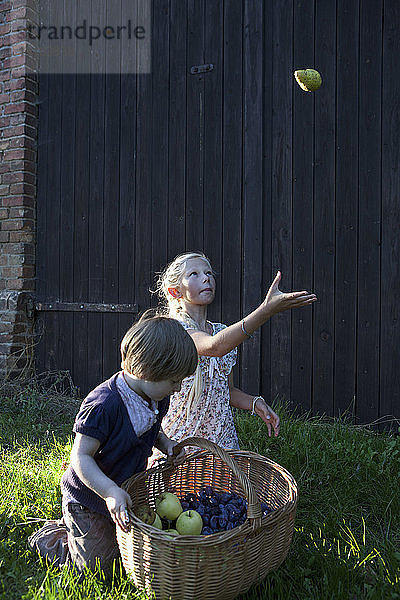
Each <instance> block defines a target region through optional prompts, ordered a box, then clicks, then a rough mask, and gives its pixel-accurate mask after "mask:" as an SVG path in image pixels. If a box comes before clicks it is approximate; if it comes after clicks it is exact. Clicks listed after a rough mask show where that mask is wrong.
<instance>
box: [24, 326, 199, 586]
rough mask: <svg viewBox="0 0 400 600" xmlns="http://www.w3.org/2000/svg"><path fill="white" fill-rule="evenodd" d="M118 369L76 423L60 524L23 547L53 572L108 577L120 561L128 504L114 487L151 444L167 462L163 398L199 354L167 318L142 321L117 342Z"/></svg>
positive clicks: (142, 463)
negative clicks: (67, 569)
mask: <svg viewBox="0 0 400 600" xmlns="http://www.w3.org/2000/svg"><path fill="white" fill-rule="evenodd" d="M121 356H122V365H121V366H122V369H123V370H122V371H120V372H119V373H116V374H115V375H113V376H112V377H111V378H110V379H108V380H107V381H105V382H103V383H101V384H100V385H98V386H97V387H96V388H95V389H94V390H93V391H92V392H90V394H89V395H88V396H87V397H86V398H85V400H84V401H83V403H82V405H81V407H80V411H79V413H78V415H77V417H76V419H75V424H74V428H73V431H74V433H75V441H74V444H73V447H72V452H71V463H70V466H69V467H68V469H67V470H66V471H65V473H64V475H63V477H62V480H61V491H62V496H63V502H62V512H63V518H62V519H61V520H59V521H48V522H47V523H46V524H45V525H44V527H42V528H41V529H40V530H39V531H38V532H36V533H35V534H34V535H33V536H31V538H30V540H29V543H30V546H31V547H33V548H36V549H37V550H38V551H39V553H40V554H41V555H42V556H46V557H47V558H48V559H49V560H50V561H52V562H53V563H54V565H55V566H61V565H65V564H66V565H68V564H73V565H74V566H75V568H76V569H77V571H78V572H79V573H81V572H82V571H83V570H84V568H85V567H89V568H90V569H94V568H95V566H96V565H99V566H100V567H101V568H102V569H103V571H105V573H106V574H107V575H108V574H110V572H111V569H112V565H113V561H114V560H115V559H116V558H117V557H118V556H119V550H118V544H117V540H116V535H115V527H116V526H117V527H121V528H122V529H123V530H125V531H127V529H128V527H129V517H128V512H127V509H128V507H130V506H131V505H132V500H131V498H130V496H129V494H128V493H127V492H125V491H124V490H123V489H122V488H121V487H120V486H121V484H122V482H123V481H125V480H126V479H128V478H129V477H131V476H132V475H133V474H134V473H138V472H139V471H143V470H144V469H145V468H146V464H147V459H148V457H149V456H150V454H151V452H152V449H153V446H156V447H157V448H159V450H160V451H162V452H163V453H164V454H167V455H168V456H172V454H173V447H174V446H175V445H176V443H177V442H175V441H173V440H170V439H169V438H168V437H167V436H166V435H165V434H164V433H163V431H162V429H161V419H162V417H163V416H164V415H165V414H166V412H167V410H168V404H169V396H170V394H172V393H174V392H178V391H179V390H180V387H181V382H182V379H183V378H185V377H187V376H189V375H191V374H192V373H193V372H194V371H195V369H196V366H197V363H198V356H197V352H196V348H195V345H194V343H193V341H192V339H191V338H190V336H189V335H188V334H187V333H186V332H185V331H184V329H183V328H182V327H181V325H180V324H179V323H177V322H176V321H175V320H173V319H168V318H166V317H155V318H152V319H148V318H143V317H142V319H141V320H140V321H139V322H138V323H136V324H135V325H133V326H132V327H131V328H130V329H129V330H128V331H127V333H126V334H125V336H124V339H123V340H122V343H121Z"/></svg>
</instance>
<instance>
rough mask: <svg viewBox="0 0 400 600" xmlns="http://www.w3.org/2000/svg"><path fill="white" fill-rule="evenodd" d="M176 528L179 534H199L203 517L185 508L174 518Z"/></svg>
mask: <svg viewBox="0 0 400 600" xmlns="http://www.w3.org/2000/svg"><path fill="white" fill-rule="evenodd" d="M176 528H177V530H178V531H179V533H180V534H181V535H200V534H201V530H202V529H203V519H202V518H201V516H200V515H199V513H198V512H197V511H195V510H185V512H183V513H181V514H180V515H179V517H178V518H177V520H176Z"/></svg>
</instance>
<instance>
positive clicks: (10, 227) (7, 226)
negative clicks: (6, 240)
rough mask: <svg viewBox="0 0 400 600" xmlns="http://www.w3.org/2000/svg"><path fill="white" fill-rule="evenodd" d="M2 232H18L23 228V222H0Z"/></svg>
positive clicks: (12, 220)
mask: <svg viewBox="0 0 400 600" xmlns="http://www.w3.org/2000/svg"><path fill="white" fill-rule="evenodd" d="M0 227H1V230H2V231H20V230H21V229H22V228H23V221H21V220H18V219H7V220H6V221H1V222H0Z"/></svg>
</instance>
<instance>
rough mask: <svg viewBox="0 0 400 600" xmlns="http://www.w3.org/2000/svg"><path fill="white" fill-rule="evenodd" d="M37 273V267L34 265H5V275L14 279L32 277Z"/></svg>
mask: <svg viewBox="0 0 400 600" xmlns="http://www.w3.org/2000/svg"><path fill="white" fill-rule="evenodd" d="M34 275H35V268H34V267H33V266H32V265H22V266H18V267H3V277H5V278H6V279H13V278H19V277H23V278H24V279H25V278H28V279H31V278H32V277H33V276H34Z"/></svg>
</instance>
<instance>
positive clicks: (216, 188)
mask: <svg viewBox="0 0 400 600" xmlns="http://www.w3.org/2000/svg"><path fill="white" fill-rule="evenodd" d="M204 30H205V33H204V36H205V37H204V60H205V63H211V64H213V65H214V68H213V70H212V71H210V72H208V73H206V74H205V75H204V116H205V119H204V242H203V248H204V251H205V253H206V254H207V256H208V257H209V259H210V261H211V264H212V265H218V269H220V268H221V264H222V252H221V250H222V239H221V231H222V153H223V148H222V77H223V61H222V52H223V48H222V44H223V4H222V3H221V2H214V0H206V4H205V17H204ZM221 314H222V311H221V286H220V285H218V286H217V290H216V296H215V299H214V302H213V303H212V305H211V306H210V308H209V312H208V318H209V319H210V320H211V321H218V322H220V321H221Z"/></svg>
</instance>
